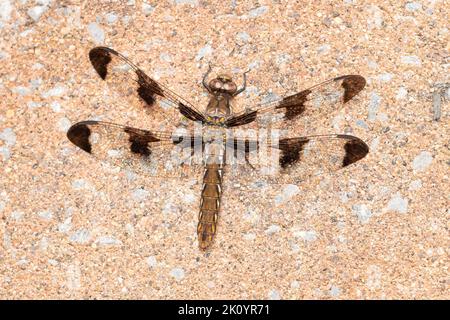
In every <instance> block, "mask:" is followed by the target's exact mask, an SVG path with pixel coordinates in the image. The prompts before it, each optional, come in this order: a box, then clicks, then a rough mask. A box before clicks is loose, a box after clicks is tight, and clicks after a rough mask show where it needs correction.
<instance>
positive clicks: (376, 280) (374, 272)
mask: <svg viewBox="0 0 450 320" xmlns="http://www.w3.org/2000/svg"><path fill="white" fill-rule="evenodd" d="M381 276H382V275H381V268H380V267H379V266H376V265H370V266H369V267H368V268H367V280H366V286H367V287H368V288H369V289H370V290H375V289H378V288H380V287H381V278H382V277H381Z"/></svg>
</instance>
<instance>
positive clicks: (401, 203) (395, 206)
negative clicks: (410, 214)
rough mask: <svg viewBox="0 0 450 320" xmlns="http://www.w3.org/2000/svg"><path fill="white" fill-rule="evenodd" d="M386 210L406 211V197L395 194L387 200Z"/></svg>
mask: <svg viewBox="0 0 450 320" xmlns="http://www.w3.org/2000/svg"><path fill="white" fill-rule="evenodd" d="M387 211H397V212H399V213H406V212H407V211H408V199H405V198H402V197H401V196H400V195H399V194H396V195H395V196H393V197H392V198H391V200H389V203H388V205H387Z"/></svg>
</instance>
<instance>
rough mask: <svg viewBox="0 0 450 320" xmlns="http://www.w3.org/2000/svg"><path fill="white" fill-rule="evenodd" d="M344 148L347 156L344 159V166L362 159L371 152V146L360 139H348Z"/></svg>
mask: <svg viewBox="0 0 450 320" xmlns="http://www.w3.org/2000/svg"><path fill="white" fill-rule="evenodd" d="M344 137H345V136H344ZM344 150H345V156H344V159H343V161H342V166H343V167H346V166H348V165H350V164H352V163H355V162H356V161H358V160H361V159H362V158H364V157H365V156H366V155H367V154H368V153H369V147H368V146H367V144H365V143H364V142H363V141H362V140H360V139H351V140H349V141H347V142H346V143H345V145H344Z"/></svg>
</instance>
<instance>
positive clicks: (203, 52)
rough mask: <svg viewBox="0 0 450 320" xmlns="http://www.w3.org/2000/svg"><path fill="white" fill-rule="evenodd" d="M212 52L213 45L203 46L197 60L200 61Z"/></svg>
mask: <svg viewBox="0 0 450 320" xmlns="http://www.w3.org/2000/svg"><path fill="white" fill-rule="evenodd" d="M211 53H212V47H211V45H209V44H207V45H206V46H204V47H203V48H201V49H200V50H199V51H198V53H197V56H196V57H195V60H196V61H200V60H201V59H203V58H204V57H205V56H208V55H210V54H211Z"/></svg>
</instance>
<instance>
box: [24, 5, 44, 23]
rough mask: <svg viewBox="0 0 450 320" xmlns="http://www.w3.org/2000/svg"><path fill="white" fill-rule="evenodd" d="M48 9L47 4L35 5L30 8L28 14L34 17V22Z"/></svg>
mask: <svg viewBox="0 0 450 320" xmlns="http://www.w3.org/2000/svg"><path fill="white" fill-rule="evenodd" d="M47 9H48V7H47V6H35V7H32V8H30V9H28V11H27V14H28V15H29V16H30V18H31V19H33V21H34V22H38V21H39V19H40V18H41V16H42V14H44V12H45V11H47Z"/></svg>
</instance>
